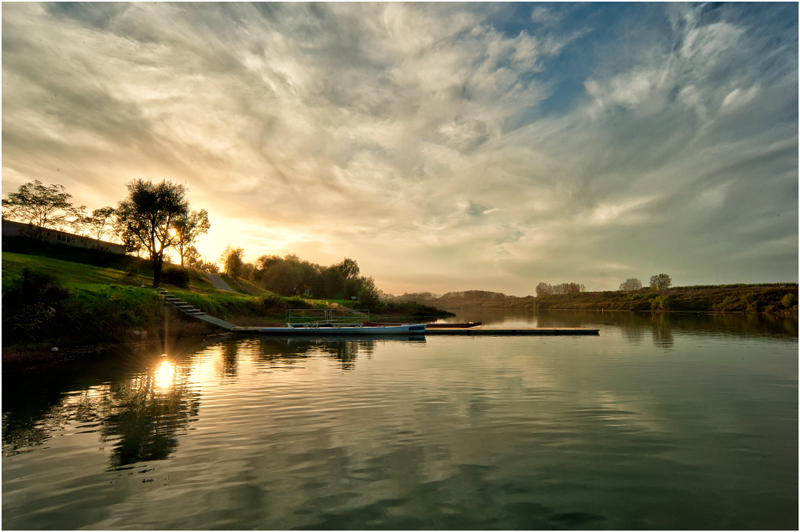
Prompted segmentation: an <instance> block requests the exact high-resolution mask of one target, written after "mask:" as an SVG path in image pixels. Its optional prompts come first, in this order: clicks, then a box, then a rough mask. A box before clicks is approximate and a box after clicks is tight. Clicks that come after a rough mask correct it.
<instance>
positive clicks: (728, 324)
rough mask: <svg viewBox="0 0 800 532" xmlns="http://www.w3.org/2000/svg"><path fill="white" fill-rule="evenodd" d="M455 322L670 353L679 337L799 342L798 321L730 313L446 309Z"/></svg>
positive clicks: (779, 317) (789, 318)
mask: <svg viewBox="0 0 800 532" xmlns="http://www.w3.org/2000/svg"><path fill="white" fill-rule="evenodd" d="M447 310H450V311H451V312H454V313H455V314H456V316H455V317H454V318H448V319H446V320H441V321H443V322H466V321H473V322H482V323H483V325H484V326H488V327H492V326H495V327H496V326H499V325H501V324H502V325H504V326H518V327H589V328H600V329H601V334H602V330H603V329H608V328H612V329H615V330H617V331H619V332H621V334H622V335H623V336H624V337H625V338H626V339H627V340H628V341H629V342H630V343H631V344H634V345H640V344H641V343H642V342H643V341H644V340H645V338H647V337H650V338H652V343H653V345H655V346H656V347H659V348H662V349H672V348H673V347H674V344H675V338H674V336H675V334H676V333H677V334H692V335H703V336H710V335H713V336H731V337H739V338H743V337H748V338H752V337H762V338H786V339H796V338H797V336H798V319H797V317H786V316H778V317H776V316H766V315H744V316H743V315H732V314H692V313H651V312H596V311H567V310H564V311H535V310H522V311H516V310H502V309H499V310H494V309H447Z"/></svg>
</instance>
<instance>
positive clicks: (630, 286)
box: [619, 277, 642, 292]
mask: <svg viewBox="0 0 800 532" xmlns="http://www.w3.org/2000/svg"><path fill="white" fill-rule="evenodd" d="M641 289H642V282H641V281H640V280H639V279H636V278H635V277H634V278H632V279H628V280H627V281H625V282H624V283H622V284H621V285H619V291H620V292H633V291H634V290H641Z"/></svg>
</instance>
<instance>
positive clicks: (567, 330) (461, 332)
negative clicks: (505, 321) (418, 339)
mask: <svg viewBox="0 0 800 532" xmlns="http://www.w3.org/2000/svg"><path fill="white" fill-rule="evenodd" d="M599 334H600V329H584V328H579V327H535V328H513V329H508V328H492V327H485V328H484V327H473V328H470V329H427V330H426V331H425V336H439V335H443V336H597V335H599Z"/></svg>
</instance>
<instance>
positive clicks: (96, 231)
mask: <svg viewBox="0 0 800 532" xmlns="http://www.w3.org/2000/svg"><path fill="white" fill-rule="evenodd" d="M115 212H116V211H115V209H114V207H101V208H100V209H95V210H93V211H92V217H91V218H90V224H91V226H92V236H93V237H94V238H96V239H97V240H102V239H103V233H105V231H106V229H108V228H109V226H110V224H111V222H112V221H113V219H114V213H115Z"/></svg>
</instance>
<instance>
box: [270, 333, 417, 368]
mask: <svg viewBox="0 0 800 532" xmlns="http://www.w3.org/2000/svg"><path fill="white" fill-rule="evenodd" d="M386 342H409V343H416V344H424V343H425V337H424V336H384V337H381V338H380V339H378V338H363V337H358V336H355V337H348V336H337V337H321V338H320V337H317V338H315V337H301V336H298V337H293V338H292V337H290V338H269V337H265V338H261V339H259V341H258V351H259V359H260V360H261V361H264V362H267V363H268V364H269V365H270V366H273V367H274V366H279V365H292V364H296V363H297V362H298V361H301V360H303V359H305V358H308V357H309V356H313V355H315V354H317V353H321V354H323V355H325V356H328V357H330V358H332V359H335V360H337V361H338V362H339V363H340V365H341V368H342V369H343V370H351V369H354V368H355V363H356V359H357V358H358V355H359V354H363V355H365V356H366V357H367V359H370V358H372V354H373V353H374V352H375V346H376V345H382V344H385V343H386Z"/></svg>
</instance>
